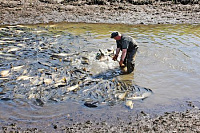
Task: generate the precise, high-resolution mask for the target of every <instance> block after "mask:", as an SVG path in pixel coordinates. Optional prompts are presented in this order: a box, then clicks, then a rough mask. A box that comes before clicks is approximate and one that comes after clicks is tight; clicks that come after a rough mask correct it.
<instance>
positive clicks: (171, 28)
mask: <svg viewBox="0 0 200 133" xmlns="http://www.w3.org/2000/svg"><path fill="white" fill-rule="evenodd" d="M112 31H120V32H121V33H125V34H128V35H130V36H132V37H133V38H135V40H136V41H137V42H138V44H139V49H138V52H137V57H136V67H135V71H134V74H130V75H119V68H118V63H117V62H114V61H112V60H111V57H107V59H106V60H104V61H97V60H95V56H96V54H97V53H98V52H99V49H101V50H103V51H104V52H107V49H110V50H114V49H115V48H116V44H115V41H114V40H113V39H111V38H110V34H111V32H112ZM199 34H200V26H199V25H123V24H115V25H112V24H85V23H56V24H48V25H46V24H40V25H16V26H2V27H1V28H0V58H1V60H0V71H1V78H0V97H1V101H0V113H1V114H4V115H1V122H3V123H6V122H7V121H9V120H11V121H12V120H14V121H15V120H17V121H20V122H26V123H29V122H31V123H37V122H38V121H40V122H44V123H45V121H48V122H53V121H69V122H70V121H73V120H74V121H75V120H77V121H78V120H84V119H88V118H90V117H91V119H92V118H94V119H100V118H101V120H103V119H105V120H107V119H110V118H111V119H110V120H112V119H116V116H118V117H120V116H122V117H123V118H125V117H124V116H127V117H131V116H134V114H136V113H137V112H141V111H142V110H145V112H147V113H154V114H157V113H160V112H165V111H171V110H181V109H185V108H187V107H186V106H185V105H184V104H185V101H195V102H199V101H198V98H199V93H200V89H199V87H200V82H199V81H198V80H199V77H200V58H199V57H200V54H199V53H200V43H199V42H200V35H199ZM71 66H72V67H71ZM33 76H34V77H37V78H34V77H33ZM88 77H93V78H94V77H95V78H94V79H95V80H94V79H90V78H89V79H88ZM105 77H106V79H104V78H105ZM115 78H116V79H117V80H119V81H120V82H124V83H128V84H131V85H132V86H134V85H137V86H139V88H140V87H141V88H144V89H145V88H149V89H151V90H152V91H153V95H151V96H150V97H148V98H147V99H144V100H137V101H134V106H133V109H129V108H127V107H126V106H125V104H124V103H123V102H122V101H123V100H121V101H120V100H119V101H117V102H116V101H115V102H114V103H113V101H112V103H110V104H111V106H110V105H109V106H105V105H104V104H101V106H99V107H98V108H92V109H91V108H87V107H85V106H84V105H83V104H84V102H85V99H87V98H88V97H86V94H84V95H83V93H84V92H86V91H88V90H90V88H95V85H96V84H97V82H98V83H100V85H101V86H102V85H105V84H111V86H112V85H115V84H114V83H111V81H113V80H114V79H115ZM99 79H103V82H102V81H99ZM91 80H92V81H91ZM41 81H42V82H41ZM82 81H84V82H85V81H87V83H85V84H84V89H85V91H81V92H80V91H73V92H69V90H72V89H73V90H76V89H77V88H78V87H80V86H77V85H80V84H81V83H80V82H82ZM52 84H53V85H52ZM63 84H64V85H66V84H67V85H68V86H67V89H66V88H65V89H63ZM88 84H89V85H91V86H92V87H91V86H90V87H87V85H88ZM52 86H54V87H55V88H56V89H55V88H54V89H53V91H49V90H52ZM137 86H136V87H137ZM104 87H105V86H104ZM106 87H108V86H106ZM102 88H103V87H102ZM54 90H55V91H54ZM22 91H23V95H22ZM100 91H101V90H100ZM102 91H103V90H102ZM98 94H102V92H99V93H98ZM122 94H123V93H122ZM87 95H89V94H87ZM90 95H92V96H91V97H93V98H94V97H95V96H94V95H93V94H92V91H91V93H90ZM102 95H105V94H104V93H103V94H102ZM42 96H43V97H42ZM69 97H70V98H69ZM82 97H85V99H83V98H82ZM91 97H90V100H91V99H92V98H91ZM42 98H43V99H42ZM45 98H46V99H45ZM106 98H107V99H109V98H112V97H106ZM49 99H51V101H49ZM97 99H98V100H99V101H101V103H104V102H109V101H110V100H105V98H99V97H98V98H97ZM102 99H103V100H102ZM177 105H178V106H177ZM125 119H127V118H125Z"/></svg>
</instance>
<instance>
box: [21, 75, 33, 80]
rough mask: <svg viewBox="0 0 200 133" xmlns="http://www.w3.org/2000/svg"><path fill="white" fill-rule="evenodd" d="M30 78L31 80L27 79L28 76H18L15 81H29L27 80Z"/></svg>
mask: <svg viewBox="0 0 200 133" xmlns="http://www.w3.org/2000/svg"><path fill="white" fill-rule="evenodd" d="M31 78H33V77H29V76H19V77H17V80H29V79H31Z"/></svg>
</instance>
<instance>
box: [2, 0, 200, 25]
mask: <svg viewBox="0 0 200 133" xmlns="http://www.w3.org/2000/svg"><path fill="white" fill-rule="evenodd" d="M0 3H1V4H0V12H1V13H0V24H1V25H5V24H6V25H7V24H8V25H14V24H36V23H50V22H87V23H124V24H183V23H184V24H185V23H189V24H195V23H200V17H199V16H200V6H199V4H187V5H183V4H172V3H171V2H161V3H160V2H159V3H153V4H146V5H133V4H130V3H112V4H107V5H87V4H85V3H81V1H79V2H76V3H75V4H71V5H69V4H55V3H54V4H51V3H45V2H41V1H39V0H36V1H34V2H33V1H32V0H26V1H14V0H11V1H6V0H1V1H0Z"/></svg>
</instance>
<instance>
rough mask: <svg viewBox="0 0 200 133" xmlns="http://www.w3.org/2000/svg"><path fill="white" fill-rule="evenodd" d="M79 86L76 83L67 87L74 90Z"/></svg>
mask: <svg viewBox="0 0 200 133" xmlns="http://www.w3.org/2000/svg"><path fill="white" fill-rule="evenodd" d="M78 87H79V85H78V84H76V85H74V86H70V87H68V88H67V90H68V91H74V90H75V89H77V88H78Z"/></svg>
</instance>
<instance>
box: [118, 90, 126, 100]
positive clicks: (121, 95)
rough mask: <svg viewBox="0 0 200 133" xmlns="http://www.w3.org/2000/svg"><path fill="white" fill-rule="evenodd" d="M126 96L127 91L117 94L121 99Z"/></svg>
mask: <svg viewBox="0 0 200 133" xmlns="http://www.w3.org/2000/svg"><path fill="white" fill-rule="evenodd" d="M126 96H127V92H124V93H119V94H117V98H119V99H120V100H123V99H125V97H126Z"/></svg>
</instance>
